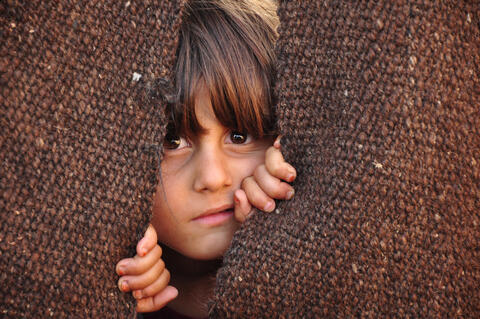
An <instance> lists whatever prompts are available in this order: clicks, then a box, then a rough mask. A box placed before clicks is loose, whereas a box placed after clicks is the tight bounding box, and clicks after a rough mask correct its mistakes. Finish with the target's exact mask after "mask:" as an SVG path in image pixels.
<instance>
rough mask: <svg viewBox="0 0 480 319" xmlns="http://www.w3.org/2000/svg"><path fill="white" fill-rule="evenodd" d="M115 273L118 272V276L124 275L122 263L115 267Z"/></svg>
mask: <svg viewBox="0 0 480 319" xmlns="http://www.w3.org/2000/svg"><path fill="white" fill-rule="evenodd" d="M117 274H118V275H119V276H123V275H125V268H124V267H123V265H122V266H118V268H117Z"/></svg>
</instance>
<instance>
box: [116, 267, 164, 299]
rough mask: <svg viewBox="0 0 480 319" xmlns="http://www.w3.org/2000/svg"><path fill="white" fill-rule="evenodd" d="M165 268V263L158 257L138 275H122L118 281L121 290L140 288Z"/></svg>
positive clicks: (145, 285)
mask: <svg viewBox="0 0 480 319" xmlns="http://www.w3.org/2000/svg"><path fill="white" fill-rule="evenodd" d="M164 270H165V263H164V262H163V260H161V259H158V261H157V263H155V264H154V265H153V266H152V267H151V268H150V269H148V270H147V271H146V272H144V273H142V274H139V275H138V276H122V277H121V278H120V280H119V281H118V286H119V288H120V290H121V291H123V292H127V291H132V290H140V289H143V288H145V287H148V286H149V285H151V284H152V283H153V282H154V281H155V280H157V278H158V277H160V275H161V274H162V272H163V271H164Z"/></svg>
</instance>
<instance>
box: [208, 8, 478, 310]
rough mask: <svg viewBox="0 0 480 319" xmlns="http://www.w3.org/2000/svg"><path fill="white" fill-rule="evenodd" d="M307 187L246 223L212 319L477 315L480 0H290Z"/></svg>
mask: <svg viewBox="0 0 480 319" xmlns="http://www.w3.org/2000/svg"><path fill="white" fill-rule="evenodd" d="M279 15H280V19H281V23H282V25H281V29H280V40H279V43H278V55H279V82H278V83H277V93H278V98H279V104H278V116H279V126H280V130H281V133H282V134H283V135H284V138H283V143H282V145H283V147H282V149H283V153H284V155H285V157H286V159H287V161H289V162H290V163H292V164H293V165H294V166H295V167H296V168H297V170H298V178H297V181H296V182H295V189H296V195H295V198H294V199H293V200H292V201H290V202H282V203H279V205H278V207H279V208H278V212H277V213H276V214H271V215H267V214H256V215H255V216H254V218H252V219H250V220H248V221H247V223H246V224H245V225H244V227H243V228H242V229H241V230H240V231H239V232H238V233H237V234H236V236H235V238H234V241H233V243H232V247H231V249H230V250H229V252H228V253H227V255H226V257H225V265H224V268H222V269H221V270H220V272H219V274H218V277H217V280H218V282H217V289H216V295H215V303H214V304H213V307H212V312H211V313H212V317H213V318H227V317H229V318H313V317H320V318H321V317H371V318H379V317H400V318H408V317H410V318H419V317H423V318H453V317H469V318H479V317H480V111H479V106H480V104H479V103H480V102H479V101H480V31H479V29H480V17H479V16H480V2H478V1H423V0H412V1H367V0H365V1H323V0H322V1H282V3H281V4H280V9H279Z"/></svg>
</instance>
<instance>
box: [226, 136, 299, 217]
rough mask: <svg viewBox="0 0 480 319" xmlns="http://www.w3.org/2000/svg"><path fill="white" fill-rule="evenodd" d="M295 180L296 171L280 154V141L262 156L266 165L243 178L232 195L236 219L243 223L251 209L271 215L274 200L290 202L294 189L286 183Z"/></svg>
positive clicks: (278, 139) (260, 166)
mask: <svg viewBox="0 0 480 319" xmlns="http://www.w3.org/2000/svg"><path fill="white" fill-rule="evenodd" d="M296 176H297V171H296V170H295V168H294V167H293V166H292V165H290V164H288V163H287V162H285V160H284V159H283V155H282V152H281V151H280V138H277V139H276V140H275V143H273V146H271V147H269V148H268V149H267V152H266V153H265V164H262V165H259V166H258V167H257V168H256V169H255V171H254V172H253V175H252V176H249V177H247V178H245V179H244V180H243V182H242V186H241V189H238V190H236V191H235V194H234V200H235V218H236V219H237V220H238V221H239V222H244V221H245V220H246V218H247V217H248V216H249V215H250V213H251V212H252V206H254V207H256V208H258V209H260V210H263V211H265V212H271V211H273V210H274V209H275V201H274V199H287V200H288V199H291V198H292V197H293V195H294V189H293V187H292V186H290V185H289V184H288V183H285V182H282V180H283V181H286V182H293V181H294V180H295V178H296Z"/></svg>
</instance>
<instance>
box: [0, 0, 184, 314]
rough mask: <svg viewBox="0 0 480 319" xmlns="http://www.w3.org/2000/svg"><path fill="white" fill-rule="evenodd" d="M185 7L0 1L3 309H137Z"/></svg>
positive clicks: (145, 3) (0, 279) (0, 304)
mask: <svg viewBox="0 0 480 319" xmlns="http://www.w3.org/2000/svg"><path fill="white" fill-rule="evenodd" d="M179 8H180V5H179V1H168V2H165V1H116V0H112V1H31V0H28V1H16V0H11V1H10V0H9V1H6V2H4V1H2V2H1V3H0V32H1V34H0V42H1V47H0V85H1V87H0V100H1V102H0V104H1V109H0V126H1V134H0V146H1V152H0V163H1V169H0V171H1V174H0V283H1V284H0V317H2V318H5V317H7V318H42V317H55V318H94V317H101V318H110V317H111V318H114V317H123V318H127V317H129V318H132V317H133V314H134V306H135V303H134V300H133V298H132V297H131V294H122V293H120V291H119V290H118V288H117V287H116V282H117V280H118V277H117V276H116V274H115V264H116V263H117V262H118V261H119V260H120V259H121V258H124V257H127V256H132V255H133V254H134V252H135V250H134V248H135V244H136V241H137V240H138V239H139V237H140V236H141V235H142V234H143V232H144V230H145V228H146V225H147V223H148V220H149V219H150V210H151V207H150V206H151V199H152V195H153V191H154V188H155V186H156V184H157V177H156V176H157V167H158V161H159V158H158V156H159V145H161V139H162V136H163V132H164V131H163V123H164V115H163V107H162V105H163V103H162V101H161V99H160V98H157V97H156V95H157V94H152V93H155V92H165V89H168V88H165V85H164V84H165V83H169V82H168V79H169V77H170V75H171V74H170V72H171V71H170V68H171V66H172V64H173V62H174V55H175V49H176V41H177V40H176V32H175V30H176V29H177V28H178V26H179V15H178V12H179ZM162 85H163V86H162Z"/></svg>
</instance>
